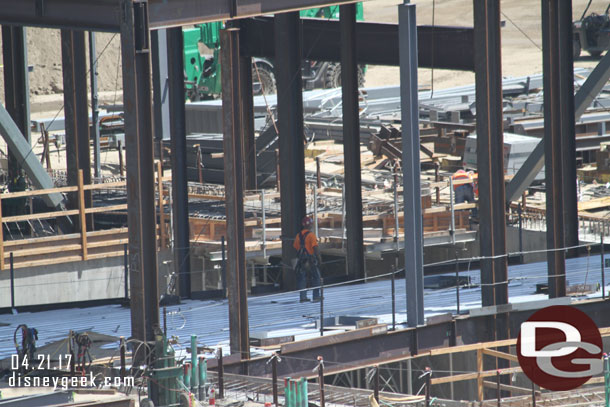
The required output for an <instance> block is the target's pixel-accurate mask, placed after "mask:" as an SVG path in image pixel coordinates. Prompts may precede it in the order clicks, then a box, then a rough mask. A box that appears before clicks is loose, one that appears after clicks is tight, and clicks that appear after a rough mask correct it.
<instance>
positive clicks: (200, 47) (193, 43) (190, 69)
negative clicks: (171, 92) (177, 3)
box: [182, 3, 365, 101]
mask: <svg viewBox="0 0 610 407" xmlns="http://www.w3.org/2000/svg"><path fill="white" fill-rule="evenodd" d="M301 17H310V18H325V19H338V18H339V6H329V7H321V8H314V9H309V10H301ZM356 19H357V20H359V21H362V20H363V10H362V3H357V5H356ZM222 28H223V23H222V22H213V23H206V24H200V25H197V26H195V27H193V28H185V29H183V30H182V33H183V37H184V71H185V87H186V97H187V98H188V99H189V100H191V101H197V100H206V99H216V98H218V97H220V94H221V92H222V87H221V80H220V58H219V51H220V30H221V29H222ZM364 73H365V67H364V66H360V67H359V69H358V82H359V85H360V86H363V85H364ZM302 76H303V88H304V89H306V90H309V89H326V88H336V87H339V86H341V64H339V63H336V62H322V61H308V60H305V61H303V67H302ZM252 83H253V92H254V95H261V94H269V93H275V91H276V87H275V75H274V73H273V60H270V59H265V58H253V59H252Z"/></svg>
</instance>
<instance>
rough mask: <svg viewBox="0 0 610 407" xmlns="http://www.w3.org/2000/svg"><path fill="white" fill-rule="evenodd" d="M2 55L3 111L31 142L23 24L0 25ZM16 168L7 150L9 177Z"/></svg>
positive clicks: (14, 159) (28, 84)
mask: <svg viewBox="0 0 610 407" xmlns="http://www.w3.org/2000/svg"><path fill="white" fill-rule="evenodd" d="M2 56H3V60H4V101H5V106H6V110H7V111H8V113H9V114H10V116H11V118H12V119H13V121H14V122H15V124H17V127H19V130H21V133H22V134H23V136H24V137H25V138H26V140H28V141H30V98H29V94H30V81H29V77H28V56H27V42H26V31H25V28H24V27H14V26H8V25H3V26H2ZM18 171H19V161H18V160H17V159H16V158H15V157H14V156H13V155H12V154H11V152H10V150H9V177H10V179H12V178H13V177H14V176H15V175H16V174H17V172H18Z"/></svg>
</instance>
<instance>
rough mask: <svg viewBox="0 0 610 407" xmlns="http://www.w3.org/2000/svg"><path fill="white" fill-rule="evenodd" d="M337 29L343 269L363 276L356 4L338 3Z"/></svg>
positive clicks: (353, 274) (357, 275)
mask: <svg viewBox="0 0 610 407" xmlns="http://www.w3.org/2000/svg"><path fill="white" fill-rule="evenodd" d="M339 19H340V21H339V24H340V30H341V94H342V101H343V157H344V160H343V162H344V168H345V200H346V225H347V235H348V236H349V239H347V269H348V271H349V275H350V277H351V278H353V279H357V278H363V277H364V242H363V240H364V236H363V235H364V233H363V230H362V184H361V174H360V171H361V170H360V118H359V110H358V109H359V104H358V62H357V61H356V5H355V4H346V5H343V6H339Z"/></svg>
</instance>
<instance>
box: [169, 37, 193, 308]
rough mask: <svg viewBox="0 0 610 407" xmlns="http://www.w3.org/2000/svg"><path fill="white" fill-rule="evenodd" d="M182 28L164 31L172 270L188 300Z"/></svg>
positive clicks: (186, 185) (187, 213)
mask: <svg viewBox="0 0 610 407" xmlns="http://www.w3.org/2000/svg"><path fill="white" fill-rule="evenodd" d="M183 42H184V40H183V38H182V28H181V27H176V28H170V29H168V30H167V49H168V50H169V52H168V55H167V58H168V59H167V64H168V77H169V111H170V127H171V150H172V156H171V163H172V194H173V196H172V206H173V210H172V214H173V217H174V220H173V228H174V270H175V272H176V273H178V276H179V279H178V281H179V282H180V284H179V290H180V297H182V298H189V297H190V296H191V258H190V229H189V207H188V203H189V202H188V201H189V200H188V177H187V171H186V126H185V118H184V116H185V113H184V101H185V98H184V54H183V48H184V44H183Z"/></svg>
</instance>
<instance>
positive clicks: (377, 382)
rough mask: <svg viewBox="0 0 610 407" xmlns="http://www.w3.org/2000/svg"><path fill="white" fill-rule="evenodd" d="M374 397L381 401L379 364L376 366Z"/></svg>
mask: <svg viewBox="0 0 610 407" xmlns="http://www.w3.org/2000/svg"><path fill="white" fill-rule="evenodd" d="M373 397H375V400H376V401H377V403H379V365H377V366H375V388H374V390H373Z"/></svg>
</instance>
